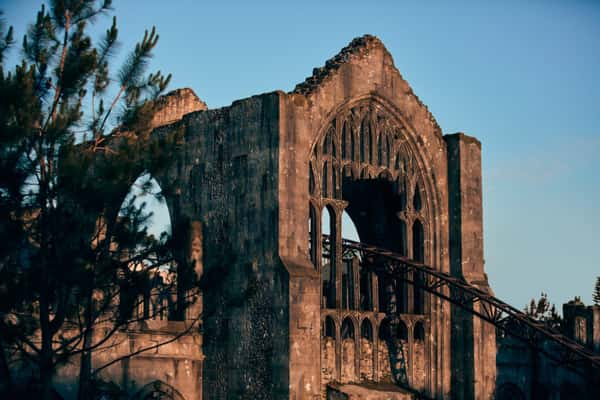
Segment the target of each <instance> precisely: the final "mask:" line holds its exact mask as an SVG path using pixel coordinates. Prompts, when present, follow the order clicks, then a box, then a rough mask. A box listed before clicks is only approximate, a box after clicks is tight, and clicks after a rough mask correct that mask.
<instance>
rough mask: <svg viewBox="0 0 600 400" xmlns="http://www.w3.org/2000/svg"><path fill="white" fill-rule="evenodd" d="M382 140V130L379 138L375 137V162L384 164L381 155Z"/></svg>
mask: <svg viewBox="0 0 600 400" xmlns="http://www.w3.org/2000/svg"><path fill="white" fill-rule="evenodd" d="M383 141H384V134H383V132H382V133H381V134H380V135H379V138H378V139H377V164H378V165H380V166H382V165H384V164H385V161H384V155H383V152H384V150H383V146H384V144H383Z"/></svg>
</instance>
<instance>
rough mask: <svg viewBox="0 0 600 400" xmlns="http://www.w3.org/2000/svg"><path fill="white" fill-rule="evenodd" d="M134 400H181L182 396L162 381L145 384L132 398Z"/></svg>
mask: <svg viewBox="0 0 600 400" xmlns="http://www.w3.org/2000/svg"><path fill="white" fill-rule="evenodd" d="M133 399H134V400H156V399H158V400H183V396H182V395H181V393H179V392H178V391H177V390H176V389H175V388H174V387H173V386H171V385H169V384H167V383H164V382H162V381H154V382H152V383H149V384H147V385H146V386H144V387H143V388H142V389H140V391H139V392H137V393H136V394H135V396H134V397H133Z"/></svg>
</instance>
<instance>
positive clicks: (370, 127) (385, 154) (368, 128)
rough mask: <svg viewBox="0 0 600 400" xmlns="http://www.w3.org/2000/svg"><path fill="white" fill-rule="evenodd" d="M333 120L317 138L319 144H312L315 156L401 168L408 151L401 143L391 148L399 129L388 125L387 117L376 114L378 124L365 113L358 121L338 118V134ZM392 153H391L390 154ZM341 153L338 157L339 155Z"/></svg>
mask: <svg viewBox="0 0 600 400" xmlns="http://www.w3.org/2000/svg"><path fill="white" fill-rule="evenodd" d="M336 123H339V122H336V120H333V121H332V122H331V124H330V125H329V127H328V129H327V131H326V132H325V135H324V137H323V139H322V141H321V145H320V148H319V147H317V148H315V156H318V155H319V154H318V153H319V151H318V150H320V156H321V157H322V158H329V159H340V158H341V159H342V160H354V161H357V162H361V163H368V164H372V165H379V166H386V167H388V168H395V169H401V168H403V167H405V165H403V164H405V163H406V162H407V159H406V158H405V157H402V155H403V153H405V154H408V152H406V151H402V150H406V149H402V147H404V146H402V145H400V146H396V147H397V148H396V149H395V148H394V140H396V138H398V137H401V136H402V134H401V130H400V129H398V128H392V127H391V126H390V124H389V120H388V119H387V118H386V117H384V118H380V122H379V125H378V124H377V123H376V122H375V121H373V120H372V119H371V118H370V115H368V114H367V115H366V116H365V117H363V118H362V120H361V122H360V124H356V123H354V122H353V121H349V120H348V119H346V120H343V121H342V122H341V129H340V136H341V137H338V134H337V130H336ZM394 155H395V157H394ZM339 156H341V157H339Z"/></svg>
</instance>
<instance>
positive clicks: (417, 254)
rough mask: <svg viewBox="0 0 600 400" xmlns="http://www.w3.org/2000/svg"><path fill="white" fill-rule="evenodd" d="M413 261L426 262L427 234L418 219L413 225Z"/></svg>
mask: <svg viewBox="0 0 600 400" xmlns="http://www.w3.org/2000/svg"><path fill="white" fill-rule="evenodd" d="M412 231H413V260H415V261H417V262H420V263H424V262H425V232H424V230H423V224H422V223H421V221H419V220H418V219H416V220H415V222H414V223H413V229H412Z"/></svg>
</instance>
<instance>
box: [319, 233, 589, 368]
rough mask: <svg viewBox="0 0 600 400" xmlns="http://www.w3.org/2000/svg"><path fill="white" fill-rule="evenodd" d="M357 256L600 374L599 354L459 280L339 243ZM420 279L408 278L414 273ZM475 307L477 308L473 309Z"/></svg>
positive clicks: (570, 364) (388, 255)
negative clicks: (544, 343) (544, 344)
mask: <svg viewBox="0 0 600 400" xmlns="http://www.w3.org/2000/svg"><path fill="white" fill-rule="evenodd" d="M330 244H331V243H330V238H329V235H323V248H324V250H327V249H329V248H330ZM349 253H358V255H360V256H361V257H362V263H363V264H364V267H366V268H368V269H370V270H371V271H373V272H375V273H377V274H378V275H385V276H389V277H391V278H392V279H400V280H403V281H405V282H408V283H410V284H413V285H414V286H415V287H418V288H421V289H423V290H424V291H426V292H428V293H431V294H433V295H434V296H437V297H439V298H442V299H444V300H446V301H449V302H451V303H453V304H455V305H457V306H459V307H461V308H462V309H464V310H465V311H467V312H469V313H471V314H473V315H475V316H477V317H479V318H481V319H482V320H484V321H486V322H489V323H491V324H493V325H494V326H496V327H498V328H499V329H501V330H502V331H503V332H505V333H507V334H508V335H511V336H514V337H516V338H518V339H520V340H522V341H525V342H526V343H528V344H529V345H530V346H532V347H533V348H535V349H536V350H538V351H539V352H541V353H543V354H544V355H546V356H547V357H548V358H550V359H551V360H553V361H555V362H557V363H559V364H560V365H562V366H565V367H568V368H571V369H575V370H579V371H581V369H582V368H583V369H585V367H586V366H589V367H591V368H592V369H594V370H596V372H600V355H599V354H597V353H594V352H592V351H591V350H588V349H587V348H586V347H584V346H582V345H581V344H579V343H577V342H576V341H574V340H571V339H569V338H568V337H566V336H565V335H563V334H562V333H560V332H558V331H557V330H555V329H553V328H551V327H549V326H547V325H546V324H544V323H542V322H539V321H536V320H534V319H533V318H531V317H529V316H527V315H526V314H525V313H524V312H522V311H521V310H518V309H517V308H515V307H513V306H511V305H510V304H507V303H505V302H503V301H502V300H500V299H498V298H496V297H494V296H492V295H491V294H489V293H487V292H485V291H483V290H481V289H479V288H477V287H475V286H473V285H471V284H470V283H468V282H467V281H465V280H464V279H461V278H457V277H453V276H450V275H448V274H446V273H443V272H440V271H436V270H434V269H433V268H431V267H429V266H427V265H425V264H421V263H417V262H414V261H412V260H410V259H408V258H407V257H405V256H401V255H399V254H396V253H394V252H391V251H389V250H386V249H382V248H379V247H376V246H371V245H367V244H364V243H360V242H355V241H352V240H346V239H344V240H342V254H344V255H345V256H346V257H348V255H349ZM415 272H416V273H419V274H420V275H421V276H422V277H423V278H422V279H419V280H414V279H411V278H410V277H411V276H412V275H414V273H415ZM475 304H478V307H475V308H474V307H473V306H474V305H475ZM544 340H548V341H549V342H551V343H554V344H556V345H557V346H558V348H560V349H561V350H562V351H558V352H557V351H556V349H552V351H548V350H546V349H545V348H544V347H543V346H542V344H543V342H544Z"/></svg>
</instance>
